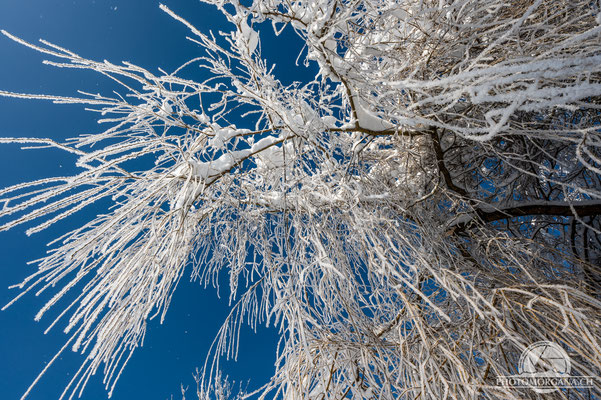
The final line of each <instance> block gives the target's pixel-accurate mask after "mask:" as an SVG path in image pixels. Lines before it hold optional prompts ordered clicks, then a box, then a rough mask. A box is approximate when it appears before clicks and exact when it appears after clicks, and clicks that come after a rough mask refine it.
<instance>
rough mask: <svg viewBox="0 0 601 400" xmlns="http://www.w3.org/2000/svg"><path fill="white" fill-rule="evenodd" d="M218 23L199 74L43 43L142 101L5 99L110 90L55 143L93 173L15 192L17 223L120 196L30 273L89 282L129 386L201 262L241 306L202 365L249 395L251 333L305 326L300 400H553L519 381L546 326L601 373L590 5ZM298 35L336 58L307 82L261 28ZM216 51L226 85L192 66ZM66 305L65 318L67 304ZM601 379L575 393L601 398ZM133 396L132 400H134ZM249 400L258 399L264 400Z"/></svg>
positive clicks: (221, 389)
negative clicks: (245, 355) (233, 368)
mask: <svg viewBox="0 0 601 400" xmlns="http://www.w3.org/2000/svg"><path fill="white" fill-rule="evenodd" d="M216 6H217V7H219V9H220V10H221V11H222V12H223V13H224V15H226V17H227V18H228V20H229V21H230V22H231V24H232V30H231V31H230V32H225V33H222V34H221V35H220V36H218V37H215V36H213V35H212V34H207V33H203V32H201V31H199V30H198V29H197V28H195V27H194V26H192V25H191V24H189V23H188V22H187V21H186V20H184V19H183V18H181V17H179V16H177V15H176V14H174V13H173V12H172V11H170V10H169V9H168V8H167V7H165V6H161V7H162V8H163V10H164V11H166V12H167V13H169V14H170V15H172V16H173V17H174V18H175V19H176V20H178V21H179V22H181V23H183V24H185V25H187V26H188V28H189V29H190V31H191V33H192V34H193V36H192V37H191V40H193V41H196V42H197V43H198V44H199V45H200V46H201V47H202V48H203V49H204V53H203V54H201V55H200V56H199V57H198V58H195V59H193V60H191V61H190V62H189V63H187V64H185V65H183V66H182V67H181V69H179V70H177V71H175V72H174V73H170V74H168V73H163V74H162V75H155V74H153V73H151V72H150V71H148V70H146V69H143V68H140V67H137V66H135V65H132V64H129V63H123V64H120V65H115V64H112V63H109V62H107V61H104V62H95V61H92V60H87V59H84V58H81V57H80V56H78V55H77V54H75V53H73V52H70V51H68V50H66V49H63V48H61V47H59V46H56V45H54V44H51V43H48V42H44V41H42V43H41V44H40V45H39V46H38V45H33V44H30V43H27V42H25V41H22V40H21V39H18V38H17V37H14V36H12V35H11V34H9V33H7V32H3V33H4V34H5V35H7V36H9V37H10V38H12V39H14V40H16V41H18V42H20V43H22V44H23V45H25V46H29V47H31V48H33V49H35V50H37V51H40V52H42V53H44V54H46V55H48V56H49V57H51V58H52V60H53V61H49V62H48V63H49V64H51V65H55V66H58V67H62V68H84V69H91V70H95V71H98V72H100V73H102V74H104V75H106V76H108V77H110V78H111V79H113V80H114V81H115V82H116V83H118V84H119V85H121V86H122V88H123V93H121V94H111V95H109V94H105V95H100V94H96V95H95V94H88V93H81V94H80V96H79V97H58V96H46V95H31V94H17V93H8V92H0V94H2V95H4V96H12V97H26V98H33V99H49V100H53V101H55V102H57V103H78V104H85V105H87V106H89V107H92V108H93V109H95V110H97V111H98V112H100V113H101V114H102V119H101V121H102V122H104V123H108V124H109V126H110V127H109V128H108V129H107V130H105V131H104V132H103V133H101V134H97V135H88V136H81V137H78V138H75V139H73V140H72V141H69V142H67V143H57V142H55V141H52V140H51V139H20V138H5V139H2V141H3V142H9V143H14V142H17V143H27V144H34V145H35V144H39V145H41V146H54V147H58V148H61V149H64V150H65V151H68V152H70V153H73V154H75V155H77V156H78V161H77V165H78V166H79V167H81V168H82V169H83V171H82V172H81V173H80V174H77V175H75V176H71V177H57V178H50V179H43V180H38V181H35V182H30V183H26V184H21V185H16V186H13V187H10V188H7V189H4V190H3V191H2V192H1V193H2V196H3V199H2V201H3V203H4V208H3V210H2V211H1V214H0V215H1V216H3V217H5V218H6V219H7V222H6V223H5V224H4V225H3V226H2V229H10V228H12V227H14V226H16V225H18V224H21V223H24V222H29V221H33V220H36V221H39V224H38V225H37V226H34V227H32V228H30V229H29V230H28V233H35V232H38V231H40V230H42V229H45V228H47V227H48V226H50V225H52V224H53V223H55V222H57V221H59V220H61V219H63V218H65V217H67V216H69V215H70V214H72V213H74V212H75V211H78V210H80V209H81V208H83V207H85V206H87V205H89V204H92V203H94V202H96V201H98V200H100V199H103V198H110V199H111V200H112V202H113V206H112V207H111V208H110V210H108V212H107V213H106V214H101V215H98V216H97V217H96V218H95V219H93V220H91V221H89V222H88V223H86V224H83V225H82V226H81V227H79V228H78V229H76V230H74V231H72V232H70V233H68V234H66V235H65V236H63V237H62V238H60V240H58V241H57V242H56V246H55V248H54V250H53V251H52V252H51V253H50V254H49V255H48V256H47V257H45V258H44V259H42V260H41V261H40V262H39V271H38V272H37V273H36V274H34V275H32V276H31V277H29V278H27V279H26V280H25V281H24V282H23V283H22V284H20V287H21V288H23V289H24V290H23V291H22V294H25V293H27V292H29V291H31V290H36V291H39V290H46V289H51V288H54V287H55V286H56V285H58V284H59V283H60V284H62V286H61V287H62V288H61V289H58V290H57V292H56V295H55V296H54V298H53V299H52V300H50V301H49V302H48V303H47V304H46V305H45V306H44V307H43V308H42V309H41V310H40V313H39V314H38V315H37V316H36V318H41V316H42V315H43V314H44V313H45V312H46V311H47V310H48V309H49V308H50V307H51V306H52V305H54V304H55V303H56V302H57V301H58V300H59V299H60V298H61V297H62V296H63V295H64V294H65V293H67V291H69V290H72V289H73V288H75V287H78V288H80V289H79V293H80V294H79V296H78V297H77V298H76V300H75V301H73V303H72V304H71V305H70V306H69V307H67V309H66V310H65V313H63V314H68V315H69V322H68V325H67V330H68V332H70V334H71V337H70V339H69V340H68V342H67V345H66V346H65V348H66V347H67V346H72V348H73V349H74V350H75V351H81V352H85V353H86V354H87V358H86V361H85V363H84V365H82V368H81V369H80V370H79V371H78V373H77V375H75V377H74V378H73V380H72V381H71V383H70V385H69V387H68V388H67V389H66V392H65V393H66V394H69V393H77V391H78V390H79V389H80V388H81V387H83V386H85V384H86V382H87V379H88V378H89V376H90V375H91V374H93V373H95V372H96V371H97V370H98V368H103V371H104V373H105V375H106V382H107V388H109V390H112V389H111V388H112V387H113V386H114V383H115V382H116V380H117V379H118V377H119V374H120V371H121V369H122V368H123V367H124V366H125V364H126V363H127V360H128V358H129V356H131V354H132V352H133V351H134V349H135V348H136V346H137V345H138V344H139V342H140V340H141V339H142V338H143V336H144V333H145V329H146V321H147V320H148V318H150V317H152V316H153V315H157V314H158V315H161V316H164V313H165V312H166V310H167V307H168V305H169V301H170V298H171V294H172V292H173V289H174V288H175V286H176V285H177V282H178V281H179V280H180V279H181V277H182V274H183V272H184V267H185V266H186V265H187V264H188V263H190V262H191V263H192V264H193V273H192V276H193V277H195V278H197V279H199V280H200V281H202V282H205V283H212V284H217V282H218V279H219V276H221V275H222V274H223V273H227V275H228V278H229V293H230V298H231V300H232V309H231V314H230V316H229V317H228V319H227V320H226V321H225V323H224V325H223V327H222V329H221V330H220V332H219V335H218V337H217V338H216V340H215V342H214V346H213V354H214V357H212V358H211V357H209V358H208V361H207V363H206V364H205V367H204V369H203V370H202V371H201V373H200V377H199V382H198V384H199V388H198V392H199V393H198V394H199V396H200V397H201V398H203V397H208V396H212V395H214V393H215V392H216V393H217V395H220V393H226V392H227V393H229V392H230V386H229V385H228V384H227V383H221V380H220V379H215V378H219V375H220V373H219V371H220V368H219V359H220V357H221V356H224V355H227V356H235V354H236V352H237V348H238V340H237V338H238V332H239V328H240V325H241V324H242V323H243V322H244V321H246V322H247V323H249V324H250V325H252V326H255V325H257V324H260V323H265V324H274V325H276V326H277V327H278V328H279V330H280V335H281V341H280V343H279V346H278V358H277V366H276V371H275V373H274V376H273V378H272V379H271V381H270V382H267V383H266V384H265V385H264V386H263V387H261V388H259V389H257V392H256V393H257V394H259V393H261V394H263V395H268V396H270V397H282V398H290V399H297V398H311V399H313V398H327V399H338V398H345V397H352V398H357V399H361V398H407V399H415V398H420V397H421V398H433V399H441V398H459V399H469V398H480V397H481V398H490V399H497V398H498V399H518V398H530V397H531V398H536V397H537V396H538V395H537V394H536V393H534V392H532V391H517V390H515V389H513V388H504V387H499V386H496V385H495V377H496V376H500V375H511V374H515V373H516V364H517V360H518V358H519V356H520V353H521V352H522V350H524V349H525V348H526V347H527V346H528V345H529V344H531V343H534V342H536V341H539V340H551V341H554V342H556V343H558V344H560V345H562V346H563V347H564V348H566V349H567V350H568V351H569V353H570V356H571V359H572V363H573V373H575V374H582V375H598V374H599V367H600V366H601V350H600V349H601V346H600V345H599V339H600V337H601V331H600V329H601V328H600V326H601V325H600V315H601V314H600V311H601V302H600V300H601V298H600V297H601V275H600V271H599V258H600V255H601V241H600V240H601V238H600V236H599V235H600V234H601V226H600V223H601V222H600V220H599V215H600V214H601V212H600V211H601V201H600V199H601V192H600V189H601V185H600V181H599V173H600V172H601V169H600V168H601V165H600V160H599V157H600V156H601V155H600V154H599V151H600V149H599V146H600V145H601V137H600V134H599V107H600V106H599V101H598V99H599V97H598V96H599V95H600V94H601V83H600V79H599V77H600V75H599V73H600V70H601V40H600V37H601V36H600V34H601V26H600V23H601V17H600V15H601V14H600V13H599V5H598V4H596V3H594V2H590V1H578V0H575V1H569V2H568V1H561V0H559V1H556V0H555V1H543V0H538V1H510V2H501V1H497V0H492V1H486V2H483V1H476V0H461V1H450V0H448V1H444V0H441V1H439V0H436V1H427V0H423V1H399V2H390V1H338V0H333V1H325V0H324V1H314V2H287V1H268V0H265V1H254V2H252V3H251V2H242V3H240V2H238V1H222V2H218V3H217V4H216ZM267 23H271V25H272V26H273V29H274V30H275V31H276V32H279V31H281V30H282V29H283V28H284V27H286V26H289V25H291V26H292V27H293V28H294V30H295V32H296V33H297V34H298V35H299V36H300V37H301V38H302V39H303V40H304V41H305V43H306V49H305V50H304V51H303V53H302V54H301V55H300V58H301V59H303V60H304V62H305V63H312V62H315V63H317V65H318V66H319V72H318V74H316V76H315V79H314V80H312V81H311V82H305V83H302V84H301V83H295V84H292V85H289V86H286V85H283V84H282V83H281V82H280V81H279V80H278V79H277V77H276V76H274V74H273V73H272V67H271V65H270V64H269V63H268V62H267V61H265V60H263V59H262V58H261V46H260V38H259V29H267V28H269V26H268V24H267ZM194 65H199V66H200V67H202V68H204V69H206V70H207V71H209V72H210V74H211V75H212V76H211V78H210V79H208V80H206V81H204V82H195V81H192V80H189V79H185V78H183V77H181V73H182V71H184V69H185V68H191V67H192V66H194ZM63 314H61V316H63ZM59 318H60V317H59ZM599 389H600V386H599V382H598V381H595V382H594V387H593V388H591V389H583V390H572V391H565V390H564V391H557V392H554V393H553V394H550V395H548V396H549V397H550V398H580V397H581V398H590V396H592V395H593V394H594V395H595V396H598V395H599ZM109 393H110V392H109ZM242 395H245V394H242Z"/></svg>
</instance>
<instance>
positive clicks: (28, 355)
mask: <svg viewBox="0 0 601 400" xmlns="http://www.w3.org/2000/svg"><path fill="white" fill-rule="evenodd" d="M164 3H165V4H166V5H167V6H169V7H170V8H171V9H172V10H173V11H175V12H177V13H178V14H180V15H182V16H184V17H185V18H187V19H188V20H189V21H190V22H192V23H194V24H195V25H196V26H197V27H199V28H200V29H201V30H205V31H206V30H208V29H213V30H219V29H227V25H225V20H224V18H223V17H222V16H221V15H220V14H219V13H218V12H216V10H215V9H214V8H212V7H210V6H206V5H202V4H200V3H198V2H196V1H193V0H166V1H164ZM158 6H159V3H158V2H156V3H155V2H153V1H147V0H128V1H125V0H86V1H72V0H71V1H61V0H54V1H47V0H2V1H1V2H0V28H1V29H5V30H7V31H9V32H11V33H13V34H15V35H17V36H20V37H22V38H23V39H25V40H28V41H36V40H37V39H39V38H44V39H46V40H48V41H50V42H53V43H55V44H58V45H60V46H62V47H65V48H68V49H70V50H72V51H74V52H76V53H78V54H80V55H82V56H84V57H87V58H92V59H98V60H103V59H107V60H110V61H111V62H115V63H117V62H120V61H122V60H126V61H130V62H132V63H134V64H138V65H140V66H142V67H145V68H148V69H151V70H153V71H156V68H157V67H161V68H163V69H164V70H166V71H172V70H173V69H175V68H176V67H177V66H179V65H181V64H182V63H183V62H185V61H187V60H189V59H190V58H193V57H195V56H197V55H198V54H199V49H198V47H197V45H195V44H193V43H191V42H189V41H187V40H185V36H186V35H187V34H188V32H187V31H186V29H185V28H184V27H183V26H182V25H181V24H179V23H178V22H176V21H174V20H172V19H171V18H170V17H169V16H168V15H166V14H165V13H163V12H162V11H160V10H159V7H158ZM265 28H267V26H265ZM261 40H262V45H263V48H264V55H265V56H266V57H267V58H268V59H269V60H271V59H272V58H273V60H274V61H277V63H278V67H277V68H276V73H279V76H280V77H281V78H282V79H283V81H284V82H286V83H290V82H291V81H292V80H301V79H303V78H307V77H309V76H311V75H310V72H311V71H307V70H305V69H304V68H302V67H295V66H294V61H295V59H296V56H297V54H298V52H299V50H300V49H301V47H302V43H300V41H298V39H295V36H294V34H293V32H292V31H291V30H287V31H286V32H285V33H284V37H280V38H278V39H277V40H275V38H274V36H273V34H272V32H271V31H270V30H267V29H265V32H264V33H263V32H262V33H261ZM281 43H284V44H285V45H284V46H281V45H280V44H281ZM0 60H1V62H0V90H8V91H15V92H22V93H43V94H58V95H74V94H75V91H76V90H77V89H83V90H86V91H92V92H102V91H103V90H107V89H109V88H110V86H109V85H108V82H107V81H106V79H104V78H102V77H101V76H99V75H96V74H93V73H91V72H87V71H81V72H80V71H71V70H60V69H56V68H53V67H50V66H45V65H43V64H42V63H41V61H42V60H43V57H42V56H41V55H39V54H37V53H36V52H34V51H32V50H30V49H27V48H24V47H22V46H20V45H18V44H16V43H14V42H12V41H10V40H9V39H7V38H5V37H4V36H2V37H0ZM199 74H200V72H199ZM199 79H202V76H201V75H199ZM95 116H96V115H95V114H93V113H89V112H85V111H84V110H83V109H82V107H80V106H74V105H55V104H52V103H46V102H41V101H30V100H29V101H27V100H18V99H7V98H2V97H0V121H1V123H0V136H5V137H7V136H12V137H23V136H26V137H50V138H53V139H55V140H62V139H65V138H68V137H73V136H75V135H78V134H82V133H94V132H99V130H100V127H99V126H98V125H97V124H96V123H95V119H94V118H95ZM69 163H70V159H69V158H68V157H66V156H65V154H63V153H61V152H58V151H53V150H27V151H22V150H19V146H15V145H2V146H0V171H2V172H1V173H0V187H6V186H8V185H11V184H15V183H19V182H23V181H27V180H33V179H37V178H41V177H45V176H53V175H65V174H68V173H72V172H73V171H74V168H73V167H72V166H71V165H70V164H69ZM93 212H94V210H93V209H92V210H88V211H84V212H81V213H79V214H76V215H75V216H74V217H72V218H70V219H69V220H67V221H64V222H62V223H60V224H58V225H56V226H55V227H53V228H52V229H49V230H48V231H45V232H43V233H41V234H38V235H35V236H33V237H29V238H28V237H27V236H26V235H25V234H24V231H25V229H26V226H25V227H20V228H18V229H15V230H13V231H9V232H2V233H0V252H1V255H2V256H1V258H0V260H1V261H0V268H1V271H0V302H1V303H2V305H4V304H6V303H7V302H8V301H9V300H10V299H12V297H13V296H14V295H15V294H17V293H18V292H17V291H16V290H8V289H7V287H8V286H9V285H11V284H14V283H18V282H20V281H21V280H22V279H23V278H25V277H26V276H27V275H29V274H30V273H31V272H33V271H34V268H35V267H34V266H31V265H30V266H28V265H26V262H27V261H29V260H33V259H36V258H39V257H41V256H43V254H44V252H45V251H46V250H45V243H47V242H49V241H50V240H51V239H53V238H54V237H56V236H58V235H60V234H62V233H64V232H65V231H66V230H67V229H69V228H70V227H74V226H77V224H78V223H79V222H81V221H82V220H84V219H86V218H89V217H90V213H93ZM49 295H51V293H48V294H44V295H41V296H40V297H35V296H34V295H28V296H26V297H25V298H23V299H22V300H20V301H19V302H17V303H16V304H15V305H13V306H12V307H10V308H9V309H8V310H6V311H3V312H0V398H2V399H18V398H19V397H20V396H21V395H22V394H23V392H24V391H25V390H26V389H27V387H28V385H29V384H30V383H31V382H32V381H33V379H34V378H35V377H36V376H37V374H38V373H39V372H40V371H41V369H42V368H43V367H44V364H45V363H46V362H48V361H49V360H50V359H51V358H52V356H53V355H54V354H55V353H56V351H57V350H58V349H60V347H61V346H62V345H63V344H64V342H65V340H66V339H67V336H66V335H65V334H63V333H62V331H61V329H62V327H61V326H59V327H58V329H55V330H53V331H51V332H50V333H49V334H47V335H44V334H43V331H44V329H45V328H46V327H47V326H48V325H49V323H50V322H51V321H52V320H53V318H52V317H53V316H56V315H57V314H58V311H60V305H59V307H58V308H56V309H55V310H54V311H53V312H52V313H50V314H51V315H48V316H46V317H45V318H44V319H43V320H42V321H41V322H39V323H36V322H34V321H33V317H34V315H35V313H36V312H37V310H38V309H39V307H41V305H43V303H44V301H45V300H47V299H48V298H49ZM224 297H226V296H224ZM226 298H227V297H226ZM226 298H225V299H218V298H217V297H216V291H215V290H214V289H212V288H209V289H207V290H203V289H202V288H201V287H200V285H199V284H198V283H190V282H189V281H188V280H184V281H182V283H181V284H180V286H179V288H178V290H177V291H176V292H175V295H174V299H173V302H172V305H171V307H170V310H169V312H168V314H167V318H166V320H165V323H164V324H163V325H159V324H158V321H152V322H151V323H150V324H149V331H148V334H147V336H146V341H145V343H144V346H143V347H142V348H141V349H139V350H138V351H137V352H136V353H135V354H134V356H133V358H132V360H131V361H130V363H129V365H128V367H127V368H126V370H125V372H124V374H123V375H122V377H121V380H120V381H119V383H118V384H117V388H116V390H115V393H114V395H113V398H114V399H117V400H120V399H132V398H134V399H135V398H143V399H167V398H170V396H171V395H173V396H174V398H175V399H177V398H179V397H180V396H179V393H178V392H179V386H180V383H183V384H184V385H192V384H193V383H194V382H193V380H192V373H193V371H194V369H195V367H200V366H202V364H203V362H204V358H205V355H206V353H207V351H208V349H209V346H210V344H211V342H212V340H213V338H214V335H215V334H216V332H217V330H218V328H219V326H220V324H221V322H222V321H223V318H224V317H225V315H226V314H227V300H226ZM63 326H64V325H63ZM276 340H277V336H276V332H275V331H274V330H270V329H264V328H262V329H261V330H260V331H259V332H258V334H256V335H255V334H254V333H252V331H250V329H248V328H247V331H246V332H245V333H243V337H242V344H241V346H242V351H241V354H240V359H239V362H238V363H227V364H226V365H227V371H226V372H227V373H229V374H230V376H232V377H234V378H235V379H236V380H247V379H250V380H251V384H250V386H249V387H255V386H254V385H253V383H255V384H261V383H263V382H264V381H265V379H267V378H268V377H269V376H270V373H271V371H272V370H273V361H274V359H275V354H274V350H275V341H276ZM82 360H83V358H82V356H81V355H77V354H74V353H71V352H67V353H65V354H64V355H63V356H62V357H61V359H60V360H59V361H58V362H57V363H56V364H55V365H54V366H53V367H52V368H51V369H50V371H49V372H48V373H47V374H46V375H45V377H44V378H43V379H42V380H41V382H40V383H39V384H38V386H37V387H36V388H35V389H34V391H33V392H32V394H31V395H30V397H29V398H30V399H32V400H35V399H44V400H46V399H53V398H58V396H59V395H60V393H61V392H62V389H63V387H64V385H65V384H66V383H67V382H68V380H69V376H70V375H71V374H73V373H74V372H75V371H76V370H77V368H78V367H79V365H80V363H81V361H82ZM105 397H106V394H105V391H104V389H103V387H102V384H101V376H98V375H97V376H96V377H94V379H93V380H92V381H91V382H90V383H89V385H88V388H87V389H86V391H85V392H84V396H83V398H85V399H102V398H105ZM189 398H193V396H189Z"/></svg>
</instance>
